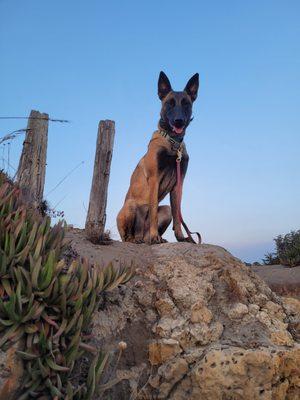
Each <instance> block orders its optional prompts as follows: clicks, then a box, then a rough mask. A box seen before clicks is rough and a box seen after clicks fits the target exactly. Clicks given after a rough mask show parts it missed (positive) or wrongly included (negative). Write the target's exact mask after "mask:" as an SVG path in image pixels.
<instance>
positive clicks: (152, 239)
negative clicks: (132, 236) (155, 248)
mask: <svg viewBox="0 0 300 400" xmlns="http://www.w3.org/2000/svg"><path fill="white" fill-rule="evenodd" d="M163 240H164V239H162V238H161V237H160V236H159V235H155V236H151V237H150V244H160V243H164V242H163Z"/></svg>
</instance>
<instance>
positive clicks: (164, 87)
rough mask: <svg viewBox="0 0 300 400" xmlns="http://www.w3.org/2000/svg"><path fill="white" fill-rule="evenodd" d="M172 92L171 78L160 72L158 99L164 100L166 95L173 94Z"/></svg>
mask: <svg viewBox="0 0 300 400" xmlns="http://www.w3.org/2000/svg"><path fill="white" fill-rule="evenodd" d="M171 90H172V86H171V83H170V81H169V78H168V77H167V75H166V74H165V73H164V72H163V71H160V74H159V78H158V97H159V98H160V100H163V99H164V98H165V97H166V95H167V94H168V93H169V92H171Z"/></svg>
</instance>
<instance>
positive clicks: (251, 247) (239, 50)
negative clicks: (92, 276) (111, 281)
mask: <svg viewBox="0 0 300 400" xmlns="http://www.w3.org/2000/svg"><path fill="white" fill-rule="evenodd" d="M299 15H300V2H299V1H290V0H288V1H277V0H259V1H257V0H254V1H251V2H250V1H247V2H246V1H230V0H229V1H226V2H225V1H209V2H208V1H196V0H194V1H189V0H187V1H185V2H183V1H177V0H172V1H169V0H164V1H157V0H151V1H149V2H148V1H130V0H128V1H126V2H125V1H115V0H110V1H100V0H98V1H96V0H90V1H74V0H73V1H61V0H60V1H58V0H52V1H51V2H50V1H48V2H45V1H40V0H27V1H26V2H25V1H21V0H18V1H17V0H0V116H28V115H29V113H30V110H31V109H37V110H39V111H41V112H47V113H48V114H49V115H50V117H52V118H61V119H68V120H70V121H71V122H70V123H68V124H60V123H55V122H52V123H50V125H49V141H48V159H47V173H46V186H45V197H46V198H47V200H48V201H49V202H50V204H51V205H52V207H56V208H57V209H58V210H63V211H64V212H65V218H66V220H67V222H68V223H69V224H73V225H74V226H76V227H83V226H84V223H85V218H86V210H87V208H88V202H89V193H90V186H91V180H92V172H93V163H94V153H95V144H96V135H97V125H98V122H99V120H101V119H112V120H114V121H115V122H116V136H115V144H114V153H113V160H112V167H111V177H110V184H109V195H108V206H107V225H106V226H107V229H110V230H111V232H112V237H113V238H114V239H118V233H117V227H116V216H117V213H118V211H119V210H120V208H121V207H122V204H123V201H124V197H125V195H126V191H127V189H128V185H129V179H130V176H131V173H132V171H133V170H134V168H135V166H136V164H137V163H138V161H139V159H140V158H141V157H142V156H143V155H144V154H145V152H146V149H147V144H148V142H149V139H150V138H151V135H152V133H153V131H154V130H155V129H156V127H157V122H158V119H159V111H160V101H159V99H158V97H157V79H158V75H159V72H160V71H161V70H163V71H165V73H166V74H167V75H168V76H169V79H170V81H171V84H172V86H173V88H174V89H175V90H182V89H183V88H184V86H185V84H186V82H187V80H188V79H189V78H190V77H191V76H192V75H193V74H194V73H196V72H199V74H200V89H199V95H198V99H197V100H196V102H195V104H194V110H193V115H194V120H193V122H192V123H191V125H190V127H189V128H188V130H187V134H186V139H185V142H186V146H187V149H188V152H189V155H190V163H189V168H188V172H187V176H186V180H185V183H184V195H183V204H182V208H183V215H184V218H185V220H186V222H187V224H188V225H189V227H190V229H191V230H198V231H200V232H201V233H202V236H203V240H204V242H205V243H212V244H217V245H221V246H223V247H226V248H227V249H228V250H229V251H231V252H232V253H233V254H234V255H235V256H237V257H239V258H241V259H242V260H244V261H248V262H252V261H257V260H258V261H260V260H261V258H262V257H263V256H264V254H265V253H267V252H269V251H273V247H274V244H273V238H274V237H275V236H277V235H278V234H282V233H287V232H289V231H290V230H295V229H299V228H300V207H299V204H300V185H299V178H300V165H299V164H300V163H299V150H300V135H299V133H300V132H299V128H300V107H299V106H300V23H299ZM26 123H27V121H26V120H5V119H0V137H1V136H4V135H5V134H7V133H9V132H11V131H13V130H16V129H20V128H25V127H26ZM23 140H24V137H22V136H20V137H18V138H16V139H15V140H14V141H13V142H12V143H11V145H10V146H8V145H7V146H6V147H5V148H4V149H3V147H1V148H0V168H1V167H4V168H5V169H6V170H7V169H8V167H7V158H8V151H10V155H9V161H10V164H11V167H10V168H9V172H10V173H11V174H12V175H13V173H14V170H13V167H14V168H17V166H18V160H19V157H20V153H21V149H22V143H23ZM8 147H9V148H8ZM3 156H4V159H5V161H3V160H2V158H3ZM82 161H84V163H83V164H81V165H80V166H79V167H78V168H77V169H76V170H75V171H74V172H73V173H71V175H70V176H68V178H67V179H66V180H65V181H64V182H63V183H62V184H61V185H60V186H58V188H57V189H55V190H54V191H53V192H51V193H50V194H49V196H47V193H48V192H50V191H51V190H52V188H54V187H55V186H56V185H57V183H58V182H59V181H60V180H61V179H63V178H64V177H65V176H66V175H67V174H68V173H69V172H70V171H71V170H72V169H73V168H74V167H76V166H77V165H78V164H80V163H81V162H82ZM167 202H168V199H166V201H165V203H166V204H167ZM166 237H167V238H168V239H169V240H174V236H173V232H172V231H171V229H170V230H169V231H168V232H167V235H166Z"/></svg>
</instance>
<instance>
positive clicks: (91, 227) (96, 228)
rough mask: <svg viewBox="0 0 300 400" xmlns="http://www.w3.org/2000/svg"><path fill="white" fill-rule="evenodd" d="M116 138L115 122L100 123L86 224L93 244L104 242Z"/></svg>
mask: <svg viewBox="0 0 300 400" xmlns="http://www.w3.org/2000/svg"><path fill="white" fill-rule="evenodd" d="M114 137H115V122H114V121H109V120H105V121H100V122H99V126H98V135H97V144H96V154H95V164H94V174H93V182H92V188H91V193H90V202H89V209H88V214H87V218H86V223H85V232H86V237H87V238H88V239H89V240H90V241H91V242H93V243H100V242H103V241H104V228H105V222H106V203H107V188H108V182H109V173H110V165H111V159H112V153H113V145H114Z"/></svg>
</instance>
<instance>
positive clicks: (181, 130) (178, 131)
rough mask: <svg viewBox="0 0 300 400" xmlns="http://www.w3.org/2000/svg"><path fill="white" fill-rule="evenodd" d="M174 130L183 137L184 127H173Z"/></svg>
mask: <svg viewBox="0 0 300 400" xmlns="http://www.w3.org/2000/svg"><path fill="white" fill-rule="evenodd" d="M172 130H173V132H174V133H175V134H176V135H181V134H182V132H183V131H184V126H180V127H179V126H175V125H172Z"/></svg>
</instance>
